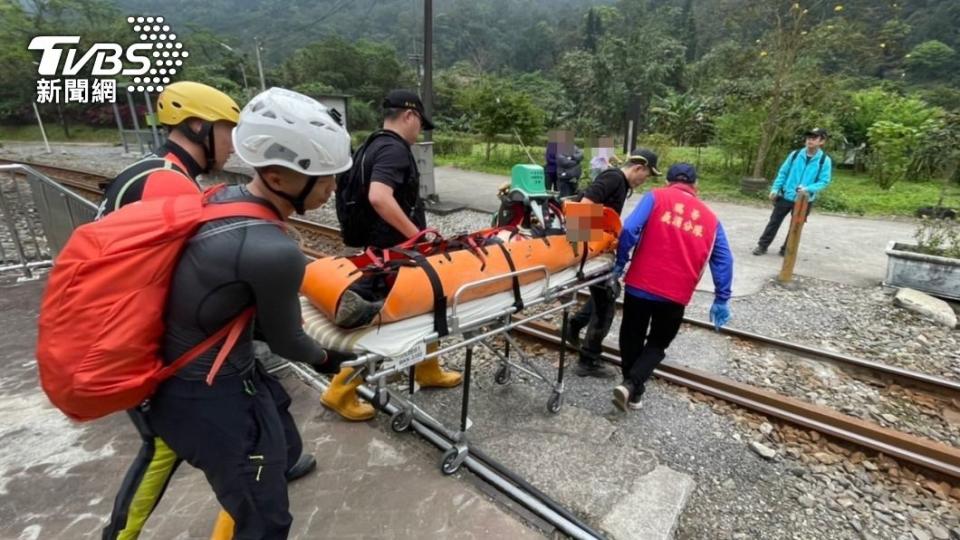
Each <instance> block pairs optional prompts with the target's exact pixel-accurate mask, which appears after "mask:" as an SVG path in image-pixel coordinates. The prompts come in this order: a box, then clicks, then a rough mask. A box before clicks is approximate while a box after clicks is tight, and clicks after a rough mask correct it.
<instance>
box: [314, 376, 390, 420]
mask: <svg viewBox="0 0 960 540" xmlns="http://www.w3.org/2000/svg"><path fill="white" fill-rule="evenodd" d="M352 374H353V368H349V367H345V368H342V369H341V370H340V372H339V373H337V374H336V375H335V376H334V377H333V379H332V380H331V381H330V386H328V387H327V391H326V392H324V393H323V395H322V396H320V402H321V403H323V404H324V405H326V406H327V407H329V408H331V409H333V410H334V411H335V412H336V413H337V414H339V415H340V416H342V417H343V418H344V419H346V420H350V421H351V422H363V421H365V420H369V419H371V418H373V417H374V415H376V413H377V411H376V410H375V409H374V408H373V405H371V404H369V403H367V402H365V401H361V400H360V396H358V395H357V387H358V386H360V385H361V384H363V377H354V378H353V380H351V381H349V382H348V381H347V379H349V378H350V375H352Z"/></svg>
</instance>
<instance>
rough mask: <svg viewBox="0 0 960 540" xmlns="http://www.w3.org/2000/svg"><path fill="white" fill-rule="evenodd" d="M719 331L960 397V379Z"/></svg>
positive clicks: (695, 322)
mask: <svg viewBox="0 0 960 540" xmlns="http://www.w3.org/2000/svg"><path fill="white" fill-rule="evenodd" d="M577 294H580V295H587V296H588V295H589V293H588V292H584V291H581V292H578V293H577ZM617 307H623V301H622V300H621V299H619V298H618V299H617ZM683 322H684V323H686V324H689V325H690V326H695V327H698V328H705V329H708V330H714V326H713V323H711V322H709V321H704V320H702V319H696V318H692V317H684V318H683ZM719 332H720V333H721V334H723V335H727V336H733V337H736V338H740V339H745V340H747V341H753V342H757V343H763V344H765V345H770V346H773V347H777V348H780V349H784V350H787V351H791V352H795V353H798V354H801V355H803V356H806V357H809V358H811V359H814V360H829V361H832V362H836V363H838V364H842V365H844V366H850V367H853V368H856V369H863V370H867V371H870V372H872V373H874V374H877V375H879V376H882V377H888V378H890V379H893V380H895V381H896V382H897V383H898V384H900V385H901V386H906V387H911V388H918V389H922V390H924V391H927V392H932V393H938V394H942V395H946V396H948V397H952V398H960V381H958V380H954V379H948V378H945V377H938V376H936V375H931V374H929V373H924V372H922V371H915V370H912V369H906V368H901V367H897V366H892V365H889V364H884V363H882V362H876V361H873V360H867V359H864V358H857V357H855V356H851V355H848V354H843V353H839V352H834V351H828V350H825V349H818V348H816V347H810V346H808V345H803V344H800V343H794V342H791V341H786V340H783V339H778V338H775V337H770V336H765V335H763V334H758V333H756V332H750V331H748V330H741V329H739V328H732V327H729V326H724V327H723V328H721V329H720V330H719Z"/></svg>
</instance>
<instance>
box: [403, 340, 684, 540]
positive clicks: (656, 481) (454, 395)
mask: <svg viewBox="0 0 960 540" xmlns="http://www.w3.org/2000/svg"><path fill="white" fill-rule="evenodd" d="M450 360H451V359H450V358H449V357H448V362H449V361H450ZM481 362H483V361H482V360H481ZM475 366H477V365H476V364H475ZM544 367H546V366H544ZM550 371H551V370H550V368H547V373H548V374H549V373H550ZM473 375H474V384H475V387H474V388H473V389H472V390H471V393H470V402H471V404H470V418H471V420H472V421H473V426H472V427H471V428H470V430H469V432H468V440H469V441H470V444H473V445H476V446H477V447H478V448H479V449H480V450H482V451H483V452H484V453H485V454H487V455H489V456H491V457H493V458H494V459H496V460H498V461H499V462H500V463H502V464H503V465H504V466H506V467H508V468H510V469H511V470H513V471H515V472H516V473H517V474H519V475H520V476H521V477H523V478H524V479H525V480H527V481H528V482H530V483H531V484H533V485H534V486H535V487H537V488H538V489H539V490H541V491H543V492H544V493H546V494H548V495H549V496H550V497H551V498H553V499H554V500H555V501H557V502H558V503H560V504H561V505H563V506H564V507H565V508H567V509H569V510H570V511H571V512H573V513H574V514H575V515H577V516H578V517H580V518H581V519H583V520H584V521H585V522H586V523H587V524H589V525H590V526H591V527H593V528H594V529H595V530H598V531H599V532H601V533H602V534H604V535H605V536H606V537H607V538H610V539H615V540H633V539H638V540H640V539H643V540H653V539H667V538H672V535H673V529H674V527H675V525H676V522H677V520H678V519H679V517H680V514H681V513H682V511H683V509H684V507H685V505H686V503H687V500H688V498H689V497H690V494H691V493H692V492H693V488H694V485H695V483H694V480H693V478H692V477H691V476H689V475H687V474H684V473H681V472H677V471H674V470H671V469H669V468H668V467H665V466H663V465H662V464H661V463H660V461H659V459H658V457H657V455H656V454H654V453H653V452H652V451H650V450H648V449H646V448H644V447H643V445H642V443H638V442H636V441H631V442H629V443H626V444H625V443H624V442H623V441H622V440H621V439H619V438H618V437H616V436H615V433H616V432H617V430H618V427H617V426H616V425H615V421H617V422H618V421H622V418H617V419H616V420H615V421H611V418H608V417H607V416H605V415H598V414H596V413H595V412H593V411H590V410H588V409H586V408H583V407H580V406H576V405H573V404H570V403H567V404H566V405H564V406H563V407H562V408H561V410H560V411H559V413H557V414H551V413H548V412H547V410H546V407H545V404H546V401H547V398H548V396H549V391H548V390H547V388H546V387H545V386H544V385H542V384H539V385H533V384H528V383H525V382H524V381H523V379H524V378H525V377H524V376H523V375H521V374H519V373H518V372H516V371H514V373H513V378H512V382H510V383H509V384H507V385H498V384H495V383H493V382H492V379H493V377H492V370H491V366H490V365H486V366H480V367H475V368H474V374H473ZM576 379H578V378H576V377H573V379H571V380H570V382H568V383H567V384H568V385H571V386H574V385H579V382H580V381H578V380H576ZM605 390H607V389H605ZM568 391H570V390H569V389H568ZM458 394H459V393H458V392H440V391H427V392H421V393H420V394H419V395H418V396H416V399H415V401H416V402H417V403H419V404H423V405H425V407H426V409H427V410H428V411H430V412H431V414H437V415H438V418H439V419H440V420H441V421H443V422H444V423H445V424H446V425H448V426H455V425H457V421H458V418H459V395H458ZM604 394H605V395H609V390H607V391H606V392H604ZM569 399H570V398H569V397H568V398H567V400H568V401H569ZM615 414H616V413H615ZM617 416H618V417H619V415H617Z"/></svg>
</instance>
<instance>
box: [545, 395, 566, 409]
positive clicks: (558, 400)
mask: <svg viewBox="0 0 960 540" xmlns="http://www.w3.org/2000/svg"><path fill="white" fill-rule="evenodd" d="M560 407H563V394H561V393H558V392H554V393H553V395H552V396H550V399H549V400H547V410H548V411H550V412H551V413H553V414H557V413H558V412H560Z"/></svg>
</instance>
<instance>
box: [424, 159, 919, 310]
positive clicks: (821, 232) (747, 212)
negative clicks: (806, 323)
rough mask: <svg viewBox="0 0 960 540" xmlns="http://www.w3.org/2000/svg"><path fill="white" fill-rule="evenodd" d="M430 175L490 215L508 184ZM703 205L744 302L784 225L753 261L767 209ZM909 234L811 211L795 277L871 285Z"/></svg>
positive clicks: (760, 281)
mask: <svg viewBox="0 0 960 540" xmlns="http://www.w3.org/2000/svg"><path fill="white" fill-rule="evenodd" d="M435 174H436V184H437V191H438V195H439V197H440V200H442V201H447V202H449V203H450V204H453V205H457V204H461V205H464V206H466V207H468V208H473V209H476V210H481V211H488V212H495V211H496V210H497V208H498V201H497V198H496V191H497V187H498V186H499V185H500V184H502V183H503V182H507V181H509V178H507V177H506V176H499V175H493V174H485V173H477V172H472V171H463V170H460V169H456V168H453V167H437V168H436V169H435ZM639 201H640V196H639V194H637V195H634V196H633V197H631V198H630V199H628V200H627V204H626V206H625V207H624V216H626V215H629V213H630V212H631V211H632V210H633V208H634V207H635V206H636V204H637V203H638V202H639ZM708 202H709V201H708ZM709 204H710V207H711V208H713V209H714V210H715V211H716V213H717V215H718V216H719V217H720V220H721V221H722V222H723V226H724V229H725V230H726V232H727V238H728V239H729V240H730V244H731V248H732V249H733V255H734V259H735V261H736V271H735V273H734V283H733V294H734V295H735V296H744V295H750V294H754V293H756V292H758V291H759V290H760V288H761V287H762V286H763V285H764V283H766V282H767V281H768V280H770V279H772V278H775V277H776V276H777V274H779V272H780V267H781V265H782V262H783V259H781V258H780V257H779V256H778V255H777V254H776V252H777V249H778V248H779V247H780V243H782V242H783V241H784V239H785V238H786V235H787V229H788V225H789V223H787V222H784V224H783V226H782V227H781V229H780V234H779V236H778V237H777V239H776V240H775V242H774V244H773V246H771V252H770V254H767V255H765V256H762V257H756V256H754V255H752V254H751V253H750V252H751V251H752V250H753V248H754V247H756V242H757V239H758V238H759V237H760V233H761V232H763V228H764V226H765V225H766V223H767V220H768V219H769V218H770V210H771V209H770V208H769V207H759V206H745V205H739V204H732V203H724V202H709ZM914 228H915V226H914V225H913V224H912V223H910V222H909V221H899V220H898V221H892V220H883V219H866V218H855V217H847V216H839V215H830V214H823V213H820V212H818V211H817V210H816V209H814V212H813V214H812V215H811V217H810V220H809V221H808V222H807V224H806V226H805V227H804V230H803V237H802V242H801V246H800V257H799V259H798V261H797V265H796V268H795V272H796V273H797V274H801V275H805V276H810V277H815V278H819V279H824V280H829V281H836V282H840V283H845V284H849V285H858V286H869V285H876V284H877V283H879V282H880V281H882V279H883V276H884V275H885V273H886V264H887V256H886V253H885V252H884V250H885V249H886V246H887V243H888V242H889V241H890V240H899V241H905V240H907V241H909V240H910V239H911V238H913V231H914ZM698 290H703V291H713V281H712V280H711V278H710V275H709V272H707V273H706V274H705V275H704V278H703V279H702V280H701V282H700V285H699V287H698Z"/></svg>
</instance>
